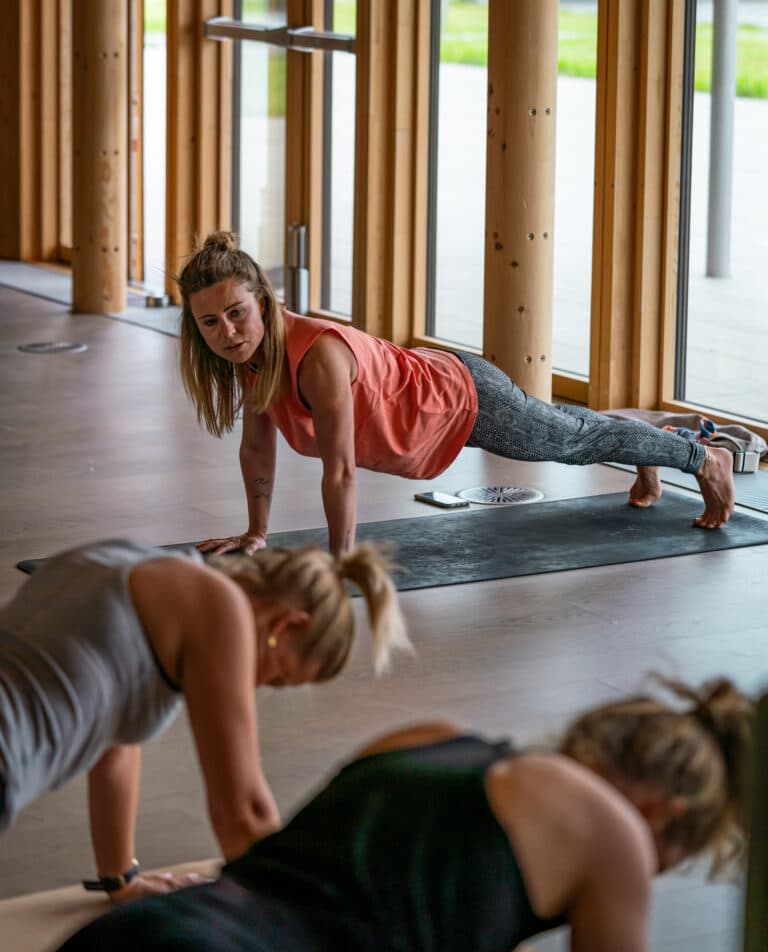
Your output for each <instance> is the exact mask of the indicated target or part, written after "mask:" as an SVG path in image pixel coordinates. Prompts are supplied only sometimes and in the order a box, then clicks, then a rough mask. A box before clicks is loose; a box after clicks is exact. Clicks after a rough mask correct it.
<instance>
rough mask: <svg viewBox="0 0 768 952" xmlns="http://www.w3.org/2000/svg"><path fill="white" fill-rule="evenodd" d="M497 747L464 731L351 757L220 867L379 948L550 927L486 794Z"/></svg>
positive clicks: (477, 942)
mask: <svg viewBox="0 0 768 952" xmlns="http://www.w3.org/2000/svg"><path fill="white" fill-rule="evenodd" d="M510 754H511V751H510V748H509V746H508V745H507V744H506V743H500V744H499V743H489V742H487V741H485V740H483V739H481V738H478V737H474V736H470V735H459V736H455V737H450V738H448V739H447V740H443V741H440V742H438V743H433V744H428V745H424V746H419V747H409V748H404V749H399V750H391V751H386V752H382V753H375V754H371V755H368V756H363V757H362V758H360V759H358V760H356V761H353V762H352V763H350V764H349V765H347V766H346V767H345V768H343V769H342V770H341V771H340V773H339V774H338V775H337V776H336V777H335V778H334V779H333V780H332V781H331V783H330V784H329V785H328V786H327V787H326V788H325V789H324V790H323V791H322V792H321V793H320V794H318V795H317V796H316V797H315V798H314V799H313V800H312V801H310V803H309V804H308V805H307V806H306V807H304V809H303V810H301V811H300V812H299V813H298V814H297V815H296V816H295V817H294V819H293V820H292V821H291V822H290V823H289V824H288V825H287V826H286V827H285V829H283V830H281V831H280V832H279V833H277V834H275V835H274V836H272V837H269V838H267V839H266V840H263V841H262V842H261V843H259V844H257V845H256V846H255V847H253V848H252V849H251V850H250V851H249V852H248V853H246V854H245V856H243V857H242V858H240V859H239V860H236V861H235V862H234V863H231V864H229V865H228V866H227V867H226V868H225V874H226V875H227V876H229V877H232V878H233V879H235V881H237V882H238V883H240V884H241V885H243V886H246V887H247V888H249V889H253V890H255V891H257V892H258V893H260V894H267V895H273V896H275V897H277V898H281V899H290V900H291V902H294V903H296V904H297V906H298V908H300V909H302V908H303V909H312V908H320V907H322V908H324V909H325V910H330V909H336V910H337V911H338V914H339V915H340V916H345V917H352V918H356V919H358V920H360V921H361V922H364V923H367V924H369V925H370V926H371V927H372V929H373V931H374V932H375V934H376V936H377V937H381V938H383V939H384V940H385V941H383V942H382V947H385V948H391V949H401V948H402V949H423V950H441V952H446V950H449V949H456V950H467V949H472V950H473V952H497V950H498V952H502V950H503V952H509V949H511V948H514V946H515V945H517V944H518V943H519V942H520V941H521V940H523V939H524V938H526V937H527V936H529V935H533V934H535V933H536V932H540V931H542V930H543V929H547V928H551V927H553V926H554V925H557V924H559V922H558V921H554V922H544V921H542V920H540V919H539V918H538V917H537V916H536V915H535V914H534V913H533V911H532V909H531V906H530V903H529V901H528V896H527V893H526V889H525V885H524V883H523V879H522V876H521V873H520V870H519V868H518V865H517V862H516V860H515V857H514V854H513V853H512V850H511V848H510V845H509V840H508V838H507V836H506V834H505V832H504V830H503V829H502V828H501V827H500V825H499V823H498V821H497V820H496V817H495V816H494V814H493V812H492V810H491V808H490V806H489V805H488V800H487V797H486V793H485V776H486V773H487V771H488V769H489V767H490V766H491V765H492V764H494V763H495V762H497V761H498V760H500V759H502V758H505V757H509V756H510Z"/></svg>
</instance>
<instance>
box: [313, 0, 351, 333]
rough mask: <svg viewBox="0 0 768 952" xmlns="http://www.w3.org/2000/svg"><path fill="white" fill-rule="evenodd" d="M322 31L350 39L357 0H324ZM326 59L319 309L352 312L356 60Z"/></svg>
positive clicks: (329, 55) (339, 56)
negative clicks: (325, 30) (325, 27)
mask: <svg viewBox="0 0 768 952" xmlns="http://www.w3.org/2000/svg"><path fill="white" fill-rule="evenodd" d="M326 24H327V28H328V29H330V30H332V31H333V32H335V33H345V34H348V35H350V36H354V35H355V32H356V25H357V0H327V10H326ZM324 55H325V114H324V115H325V125H324V129H323V153H324V155H323V180H324V188H323V259H322V260H323V280H322V300H321V303H322V307H324V308H326V309H327V310H330V311H335V312H336V313H338V314H351V313H352V221H353V205H354V190H355V189H354V183H355V57H354V56H352V55H350V54H349V53H326V54H324Z"/></svg>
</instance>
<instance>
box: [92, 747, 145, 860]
mask: <svg viewBox="0 0 768 952" xmlns="http://www.w3.org/2000/svg"><path fill="white" fill-rule="evenodd" d="M140 774H141V749H140V748H139V747H137V746H127V745H121V746H117V747H111V748H110V749H109V750H107V751H106V753H104V754H103V756H102V757H101V759H100V760H99V762H98V763H97V764H96V766H95V767H93V768H92V769H91V771H90V773H89V774H88V807H89V816H90V822H91V842H92V843H93V852H94V855H95V858H96V868H97V870H98V874H99V876H119V875H120V874H121V873H124V872H125V871H126V870H127V869H129V868H130V866H131V862H132V860H133V857H134V852H135V831H136V809H137V807H138V800H139V778H140Z"/></svg>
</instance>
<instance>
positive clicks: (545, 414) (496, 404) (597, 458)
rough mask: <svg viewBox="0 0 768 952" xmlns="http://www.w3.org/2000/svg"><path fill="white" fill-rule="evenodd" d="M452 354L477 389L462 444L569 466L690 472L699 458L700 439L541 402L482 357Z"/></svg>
mask: <svg viewBox="0 0 768 952" xmlns="http://www.w3.org/2000/svg"><path fill="white" fill-rule="evenodd" d="M454 353H456V356H457V357H458V358H459V360H460V361H461V362H462V363H463V364H464V366H465V367H466V368H467V370H468V371H469V373H470V375H471V377H472V380H473V381H474V383H475V388H476V390H477V401H478V413H477V420H476V421H475V426H474V429H473V430H472V432H471V434H470V436H469V439H468V440H467V446H479V447H480V448H481V449H484V450H488V452H490V453H495V454H496V455H497V456H504V457H506V458H507V459H520V460H530V461H535V462H541V461H543V460H552V461H554V462H557V463H570V464H571V465H574V466H585V465H586V464H588V463H608V462H610V463H628V464H631V465H634V466H671V467H674V468H675V469H680V470H682V471H683V472H684V473H696V472H698V470H699V468H700V467H701V464H702V463H703V462H704V456H705V450H704V447H703V446H702V445H701V443H693V442H691V441H690V440H686V439H684V438H682V437H680V436H678V435H677V434H676V433H670V432H669V431H667V430H660V429H658V428H657V427H655V426H651V425H650V424H648V423H641V422H639V421H637V420H622V419H619V418H617V417H608V416H603V415H602V414H600V413H595V412H594V411H593V410H588V409H586V408H585V407H577V406H569V405H567V404H549V403H544V402H543V401H542V400H537V399H536V397H531V396H529V395H528V394H526V393H525V392H524V391H523V390H521V389H520V388H519V387H518V386H517V385H516V384H515V383H514V381H513V380H510V378H509V377H508V376H507V375H506V374H505V373H504V372H503V371H502V370H499V368H498V367H496V366H494V365H493V364H491V363H489V362H488V361H487V360H483V359H482V357H475V356H474V355H473V354H466V353H458V352H454Z"/></svg>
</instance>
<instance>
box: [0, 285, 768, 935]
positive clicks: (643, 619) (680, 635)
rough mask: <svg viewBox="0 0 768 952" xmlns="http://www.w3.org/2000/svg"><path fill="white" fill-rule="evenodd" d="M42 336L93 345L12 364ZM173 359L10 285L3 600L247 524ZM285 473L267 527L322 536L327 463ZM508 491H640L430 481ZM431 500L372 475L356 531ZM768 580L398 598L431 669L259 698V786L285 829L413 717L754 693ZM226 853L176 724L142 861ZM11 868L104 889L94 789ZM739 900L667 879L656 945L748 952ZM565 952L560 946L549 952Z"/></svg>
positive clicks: (603, 476)
mask: <svg viewBox="0 0 768 952" xmlns="http://www.w3.org/2000/svg"><path fill="white" fill-rule="evenodd" d="M46 340H77V341H81V342H83V343H85V344H87V345H88V350H87V351H85V352H83V353H80V354H62V355H57V356H49V355H28V354H23V353H20V352H19V351H18V350H17V347H18V345H20V344H24V343H29V342H34V341H46ZM175 347H176V341H175V340H174V339H173V338H171V337H168V336H167V335H163V334H159V333H155V332H153V331H152V330H148V329H146V328H142V327H137V326H134V325H130V324H126V323H123V322H121V321H117V320H112V319H108V318H103V317H96V316H88V315H86V316H76V317H75V316H72V315H70V314H69V313H68V312H67V310H66V308H64V307H62V306H61V305H59V304H55V303H52V302H50V301H46V300H44V299H42V298H36V297H32V296H30V295H26V294H23V293H20V292H18V291H12V290H8V289H5V288H0V395H1V399H0V433H1V434H2V437H1V439H2V444H1V445H2V468H1V469H0V485H1V487H2V493H0V526H1V527H2V532H0V599H5V598H7V597H9V596H10V595H11V594H12V593H13V591H14V590H15V589H16V587H17V586H18V585H19V584H21V582H22V581H23V576H22V575H21V574H20V573H19V572H18V571H17V570H16V569H15V568H14V563H15V562H16V561H18V560H19V559H23V558H31V557H37V556H44V555H48V554H50V553H52V552H54V551H56V550H57V549H60V548H62V547H65V546H68V545H70V544H76V543H80V542H84V541H86V540H89V539H94V538H100V537H108V536H116V535H128V536H132V537H136V538H142V539H146V540H148V541H150V542H155V543H169V542H179V541H188V540H191V539H196V538H200V537H206V536H210V535H214V534H218V533H233V532H237V531H240V530H242V529H243V528H244V527H245V506H244V500H243V493H242V489H241V485H240V475H239V470H238V463H237V443H238V437H237V436H236V435H235V436H231V437H228V438H226V439H224V440H222V441H217V440H216V439H214V438H213V437H210V436H208V435H207V434H206V433H205V432H203V431H201V430H200V429H198V427H197V424H196V422H195V418H194V413H193V410H192V408H191V406H190V405H189V404H188V402H187V401H186V398H185V397H184V395H183V393H182V389H181V384H180V382H179V378H178V374H177V371H176V367H175V363H176V361H175ZM278 475H279V481H278V488H277V492H276V495H275V500H274V509H273V517H272V528H273V529H275V530H278V529H291V528H303V527H310V526H317V525H321V524H322V511H321V506H320V495H319V478H318V477H319V468H318V465H317V464H316V462H315V461H311V460H304V459H300V458H299V457H297V456H295V455H294V454H293V453H292V452H291V451H290V450H288V449H286V448H285V447H281V450H280V458H279V463H278ZM499 482H505V483H512V484H515V485H528V486H533V487H535V488H538V489H541V490H542V491H543V492H544V493H545V494H546V496H547V498H549V499H554V498H568V497H577V496H583V495H586V494H589V493H605V492H616V491H619V490H623V489H626V488H627V487H628V486H629V485H630V483H631V476H629V475H628V474H626V473H624V472H621V471H619V470H615V469H610V468H608V467H603V466H595V467H587V468H583V469H571V468H568V467H564V466H559V465H556V464H527V465H526V464H514V463H510V462H505V461H501V460H497V459H495V458H493V457H490V456H488V455H486V454H483V453H482V452H480V451H478V450H465V451H464V452H463V453H462V455H461V456H460V458H459V459H458V460H457V462H456V463H455V464H454V465H453V466H452V467H451V469H450V470H449V471H448V472H446V473H445V474H443V475H442V476H441V477H440V478H439V479H438V480H435V481H434V483H433V484H432V485H431V488H434V489H442V490H447V491H456V490H458V489H460V488H463V487H467V486H471V485H480V484H487V483H499ZM427 485H428V484H426V483H419V482H412V481H406V480H401V479H398V478H394V477H386V476H380V475H376V474H370V473H361V474H360V487H359V496H360V520H361V521H368V520H379V519H385V518H396V517H403V516H413V517H414V518H432V517H433V516H434V515H435V514H436V513H437V510H435V511H434V512H433V511H432V510H430V509H428V508H427V507H425V506H422V505H420V504H418V503H416V502H414V501H413V493H414V492H415V491H417V490H419V489H423V488H426V487H427ZM691 531H692V532H693V531H697V530H694V529H691ZM446 544H447V545H449V544H450V539H447V540H446ZM520 544H521V545H525V540H524V539H521V540H520ZM767 577H768V547H760V548H750V549H735V550H729V551H723V552H715V553H710V554H706V555H698V556H687V557H678V558H671V559H661V560H657V561H652V562H641V563H635V564H630V565H614V566H609V567H605V568H596V569H586V570H579V571H573V572H561V573H554V574H546V575H537V576H529V577H525V578H519V579H509V580H504V581H495V582H485V583H477V584H470V585H461V586H454V587H447V588H439V589H427V590H421V591H414V592H409V593H405V594H403V596H402V603H403V606H404V610H405V614H406V617H407V619H408V622H409V624H410V629H411V632H412V636H413V640H414V642H415V643H416V646H417V649H418V657H417V658H415V659H405V660H402V661H400V663H398V664H397V667H396V670H395V672H394V673H393V674H392V675H390V676H388V677H384V678H381V679H379V680H376V679H374V678H373V677H372V675H371V674H370V651H369V648H368V645H367V644H366V642H365V641H364V640H363V641H361V643H360V644H359V646H358V648H357V649H356V651H355V654H354V656H353V659H352V663H351V665H350V666H349V668H348V669H347V670H346V671H345V672H344V673H343V674H342V676H341V677H339V678H338V679H337V680H336V681H335V682H333V683H331V684H329V685H325V686H321V687H304V688H298V689H287V690H282V691H274V690H270V689H263V690H262V691H260V692H259V710H260V718H261V730H262V746H263V751H264V761H265V767H266V772H267V776H268V777H269V779H270V781H271V783H272V785H273V788H274V790H275V793H276V795H277V798H278V801H279V803H280V805H281V807H282V809H283V811H284V813H286V814H288V813H290V811H291V810H292V809H293V807H294V806H295V805H296V804H297V803H299V802H301V800H302V799H303V798H304V797H305V796H306V795H307V793H308V792H309V791H311V790H312V788H313V787H314V786H315V785H316V784H317V783H319V782H320V781H321V779H322V778H323V777H325V776H326V775H327V774H328V773H329V771H330V770H331V768H332V767H333V765H334V764H335V763H337V762H338V760H339V759H340V758H342V757H344V756H345V755H346V754H347V753H349V752H350V751H352V750H353V749H354V748H355V746H356V745H358V744H360V743H361V742H362V741H363V740H365V739H367V738H369V737H370V736H372V735H374V734H376V733H378V732H380V731H384V730H386V729H389V728H392V727H394V726H396V725H399V724H402V723H404V722H408V721H413V720H415V719H418V718H421V717H430V718H433V717H435V716H443V715H444V716H447V717H451V718H454V719H458V720H459V721H461V722H464V723H466V724H467V725H471V726H473V727H475V728H478V729H480V730H482V731H487V732H490V733H491V734H497V735H498V734H505V735H506V734H512V735H513V736H514V737H515V738H516V739H517V740H518V741H519V742H522V743H526V742H530V741H539V740H542V739H547V738H549V737H551V736H552V734H553V732H555V731H556V730H557V728H558V727H559V726H560V725H561V724H563V722H564V721H565V719H566V718H568V717H569V716H570V715H572V714H573V713H574V712H576V711H577V710H578V709H579V708H581V707H583V706H586V705H590V704H593V703H595V702H598V701H601V700H604V699H607V698H611V697H615V696H617V695H619V694H620V693H622V692H624V691H628V690H633V689H635V688H638V687H639V686H641V685H642V679H643V675H644V673H645V672H647V671H649V670H651V669H660V670H663V671H665V672H668V673H672V674H675V675H679V676H681V677H685V678H689V679H692V680H698V679H701V678H704V677H707V676H712V675H719V674H728V675H730V676H732V677H734V678H735V679H736V680H737V681H738V682H739V683H740V684H741V685H742V686H744V687H745V688H747V689H750V690H758V689H763V688H764V687H765V681H766V663H765V658H766V650H765V618H766V610H765V608H766V595H765V579H766V578H767ZM215 852H216V850H215V845H214V842H213V839H212V837H211V834H210V832H209V829H208V823H207V820H206V815H205V809H204V804H203V797H202V792H201V784H200V778H199V776H198V771H197V766H196V763H195V758H194V755H193V751H192V745H191V742H190V738H189V734H188V730H187V726H186V723H185V721H184V719H183V718H181V719H180V721H179V723H178V724H177V725H175V726H174V727H173V728H172V729H171V730H170V731H169V732H168V733H167V734H166V735H164V736H163V737H162V738H160V739H159V740H157V741H155V742H153V743H152V744H149V745H147V747H146V752H145V767H144V776H143V790H142V803H141V814H140V821H139V830H138V855H139V856H140V858H141V860H142V862H143V864H144V865H145V866H147V867H151V866H159V865H162V864H165V863H177V862H181V861H185V860H198V859H203V858H205V857H209V856H213V855H215ZM0 858H1V859H2V861H1V862H0V897H8V896H13V895H18V894H22V893H27V892H32V891H37V890H43V889H49V888H53V887H58V886H65V885H69V884H71V883H72V882H76V881H77V880H78V879H79V878H81V877H82V876H88V875H91V874H92V873H93V866H92V860H91V855H90V846H89V842H88V830H87V822H86V811H85V793H84V783H83V781H82V780H79V781H75V782H73V783H72V784H70V785H69V786H67V787H66V788H64V789H62V790H60V791H57V792H55V793H53V794H50V795H48V796H46V797H45V798H43V799H42V800H40V801H39V802H37V803H36V804H34V805H33V806H32V807H30V808H29V809H27V810H26V811H25V812H24V814H23V815H22V816H21V818H20V819H19V821H18V823H17V825H16V826H15V828H14V829H13V830H12V831H11V832H10V833H8V834H7V835H6V836H4V837H3V839H2V841H0ZM740 903H741V894H740V890H739V888H738V887H737V886H732V885H723V884H718V885H712V884H706V883H705V882H704V880H703V875H702V874H701V872H700V871H694V872H692V873H691V874H690V875H687V876H682V875H670V876H666V877H664V878H663V879H661V880H660V881H659V883H658V891H657V902H656V907H655V912H654V923H653V943H652V949H653V950H654V952H683V950H685V952H693V950H696V952H710V950H711V952H715V950H717V952H735V950H736V949H737V948H738V942H739V938H738V937H739V925H738V922H739V917H740ZM0 930H1V924H0ZM564 943H565V939H564V937H563V936H562V935H560V936H557V935H554V936H552V937H547V938H546V939H539V940H538V942H537V943H536V946H537V948H538V949H539V950H541V952H553V950H556V949H557V950H561V949H564V948H565V947H566V945H565V944H564Z"/></svg>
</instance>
